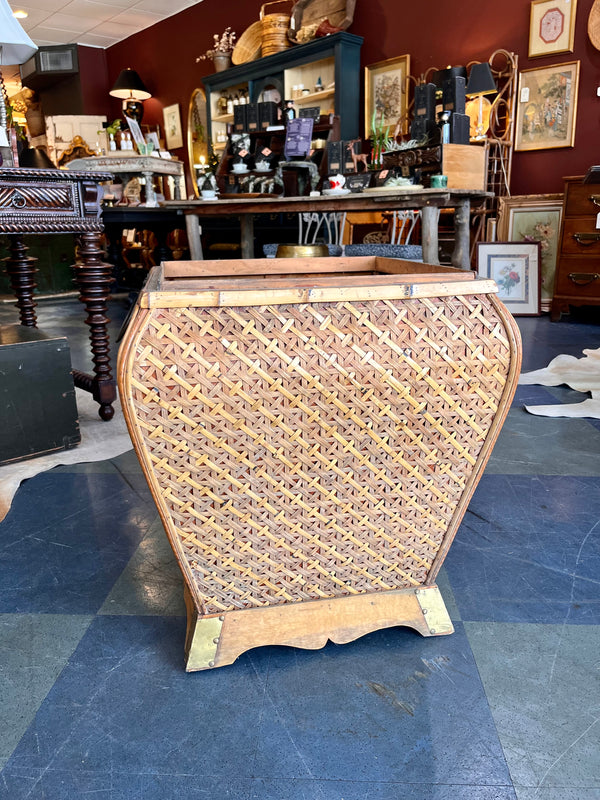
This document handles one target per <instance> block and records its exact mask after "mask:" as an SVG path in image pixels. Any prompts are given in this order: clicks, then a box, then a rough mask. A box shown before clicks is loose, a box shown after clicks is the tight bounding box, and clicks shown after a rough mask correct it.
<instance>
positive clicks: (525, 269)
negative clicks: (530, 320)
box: [477, 242, 540, 316]
mask: <svg viewBox="0 0 600 800" xmlns="http://www.w3.org/2000/svg"><path fill="white" fill-rule="evenodd" d="M477 273H478V274H479V276H480V277H481V278H491V279H492V280H494V281H496V283H497V284H498V299H499V300H501V301H502V302H503V303H504V305H505V306H506V307H507V308H508V310H509V311H510V312H511V314H514V315H515V316H517V315H521V316H535V315H537V314H539V313H540V243H539V242H480V243H479V244H478V245H477Z"/></svg>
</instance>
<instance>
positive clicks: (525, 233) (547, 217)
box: [498, 194, 564, 311]
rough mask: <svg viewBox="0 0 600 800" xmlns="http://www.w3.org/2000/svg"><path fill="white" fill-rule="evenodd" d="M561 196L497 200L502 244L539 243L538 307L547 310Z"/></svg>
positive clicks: (553, 276)
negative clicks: (539, 302)
mask: <svg viewBox="0 0 600 800" xmlns="http://www.w3.org/2000/svg"><path fill="white" fill-rule="evenodd" d="M563 198H564V195H563V194H527V195H513V196H512V197H501V198H500V199H499V201H498V238H499V239H502V240H503V241H505V242H539V243H540V259H541V278H540V291H541V306H542V311H549V310H550V305H551V303H552V296H553V294H554V278H555V275H556V265H557V261H558V252H559V248H560V229H561V224H562V216H563Z"/></svg>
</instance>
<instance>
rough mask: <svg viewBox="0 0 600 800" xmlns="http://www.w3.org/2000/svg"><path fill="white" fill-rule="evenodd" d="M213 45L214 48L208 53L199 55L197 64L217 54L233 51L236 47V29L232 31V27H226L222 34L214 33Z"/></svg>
mask: <svg viewBox="0 0 600 800" xmlns="http://www.w3.org/2000/svg"><path fill="white" fill-rule="evenodd" d="M213 39H214V42H213V47H212V50H207V51H206V53H204V55H202V56H198V58H197V59H196V64H197V63H198V62H199V61H205V60H206V59H207V58H214V57H215V56H216V55H219V54H220V53H221V54H226V53H231V52H232V51H233V48H234V47H235V31H232V30H231V28H226V29H225V30H224V31H223V33H222V34H221V36H219V34H218V33H215V34H214V35H213Z"/></svg>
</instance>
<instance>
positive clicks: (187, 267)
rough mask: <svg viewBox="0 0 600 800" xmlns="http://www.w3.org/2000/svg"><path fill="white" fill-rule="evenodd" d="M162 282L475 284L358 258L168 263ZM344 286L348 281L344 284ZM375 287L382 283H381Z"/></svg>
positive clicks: (434, 268) (419, 266) (463, 275)
mask: <svg viewBox="0 0 600 800" xmlns="http://www.w3.org/2000/svg"><path fill="white" fill-rule="evenodd" d="M157 269H158V270H159V279H158V282H157V283H156V284H155V289H156V290H158V291H160V290H164V289H167V288H171V289H173V288H175V285H174V284H176V283H179V282H180V281H185V283H186V284H188V285H189V282H190V281H194V282H195V283H196V284H197V285H198V288H200V287H201V286H206V281H207V279H210V280H211V283H212V282H213V281H214V280H215V279H217V280H219V281H228V282H229V283H231V282H232V281H235V283H236V285H238V281H239V280H240V279H256V280H265V279H269V282H271V281H276V282H277V284H278V285H282V284H281V283H280V282H281V281H285V280H287V281H292V282H293V285H297V282H298V281H299V280H302V279H306V278H309V277H312V278H313V279H314V280H319V281H322V280H326V281H327V282H328V283H329V282H331V281H339V280H341V279H342V278H344V277H346V278H347V277H349V276H356V277H359V276H360V277H362V278H367V277H371V278H377V277H385V278H386V279H387V280H390V278H392V279H393V276H402V280H403V281H406V280H407V279H410V281H411V282H413V281H420V280H423V279H425V280H427V279H429V280H431V277H432V276H434V275H437V276H439V278H438V279H439V280H452V281H454V280H474V278H475V277H476V276H475V273H473V272H472V271H471V270H461V269H456V268H455V267H447V266H441V265H439V264H426V263H423V262H419V261H408V260H405V259H400V258H383V257H380V256H359V257H345V256H341V257H339V256H338V257H330V258H327V257H323V258H311V257H304V258H255V259H231V260H227V259H223V260H212V261H165V262H163V263H162V264H161V265H160V267H159V268H157ZM344 282H345V281H344ZM375 283H379V281H378V280H376V281H375ZM186 288H187V287H186Z"/></svg>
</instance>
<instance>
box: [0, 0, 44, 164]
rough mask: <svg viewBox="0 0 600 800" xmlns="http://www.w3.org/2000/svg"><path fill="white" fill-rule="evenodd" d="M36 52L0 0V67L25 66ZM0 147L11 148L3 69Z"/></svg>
mask: <svg viewBox="0 0 600 800" xmlns="http://www.w3.org/2000/svg"><path fill="white" fill-rule="evenodd" d="M36 50H37V45H35V44H34V43H33V42H32V41H31V39H30V38H29V36H27V34H26V33H25V31H24V30H23V28H22V27H21V25H20V24H19V22H18V20H16V19H15V17H14V16H13V12H12V10H11V8H10V6H9V5H8V3H7V0H0V67H2V66H4V65H6V64H24V63H25V62H26V61H27V60H28V59H29V58H31V56H32V55H33V54H34V53H35V51H36ZM0 147H10V144H9V140H8V94H7V92H6V87H5V85H4V81H3V79H2V70H1V69H0ZM4 152H7V151H4ZM2 155H4V153H2Z"/></svg>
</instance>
